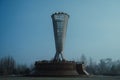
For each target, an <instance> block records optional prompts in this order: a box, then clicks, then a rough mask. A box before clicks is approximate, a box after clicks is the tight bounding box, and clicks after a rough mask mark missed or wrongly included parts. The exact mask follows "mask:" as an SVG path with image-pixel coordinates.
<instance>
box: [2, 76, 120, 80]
mask: <svg viewBox="0 0 120 80" xmlns="http://www.w3.org/2000/svg"><path fill="white" fill-rule="evenodd" d="M0 80H120V76H90V77H5V76H4V77H0Z"/></svg>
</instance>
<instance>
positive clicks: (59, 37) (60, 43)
mask: <svg viewBox="0 0 120 80" xmlns="http://www.w3.org/2000/svg"><path fill="white" fill-rule="evenodd" d="M51 17H52V21H53V30H54V38H55V47H56V54H55V56H54V59H53V60H48V61H47V60H42V61H36V62H35V71H34V73H33V76H79V75H86V74H87V72H86V71H85V69H84V66H83V64H81V63H76V62H74V61H65V59H64V57H63V49H64V42H65V37H66V31H67V23H68V19H69V15H68V14H67V13H63V12H58V13H54V14H52V15H51Z"/></svg>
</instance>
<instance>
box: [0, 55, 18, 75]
mask: <svg viewBox="0 0 120 80" xmlns="http://www.w3.org/2000/svg"><path fill="white" fill-rule="evenodd" d="M15 64H16V62H15V60H14V59H13V58H12V57H11V56H6V57H3V58H1V60H0V72H1V74H3V75H10V74H12V73H13V71H14V69H15Z"/></svg>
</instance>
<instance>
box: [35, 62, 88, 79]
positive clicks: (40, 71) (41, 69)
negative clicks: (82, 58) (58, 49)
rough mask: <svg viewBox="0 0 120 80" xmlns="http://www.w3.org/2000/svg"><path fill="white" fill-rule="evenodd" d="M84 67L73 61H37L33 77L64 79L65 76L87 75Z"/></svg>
mask: <svg viewBox="0 0 120 80" xmlns="http://www.w3.org/2000/svg"><path fill="white" fill-rule="evenodd" d="M82 69H83V66H82V65H80V64H76V63H75V62H73V61H61V62H52V61H36V62H35V73H34V75H33V76H36V77H37V76H38V77H39V76H42V77H51V76H54V77H64V76H79V75H86V73H85V70H82Z"/></svg>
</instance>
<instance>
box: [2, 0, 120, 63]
mask: <svg viewBox="0 0 120 80" xmlns="http://www.w3.org/2000/svg"><path fill="white" fill-rule="evenodd" d="M55 12H65V13H68V14H69V15H70V18H69V21H68V28H67V34H66V41H65V45H64V46H65V48H64V54H63V55H64V57H65V58H66V59H67V60H79V58H80V56H81V54H84V55H86V57H87V58H88V59H89V57H91V58H93V59H94V60H96V61H98V60H100V59H102V58H112V59H113V60H117V59H120V0H0V58H1V57H4V56H8V55H9V56H12V57H13V58H14V59H15V60H16V61H17V62H18V63H25V64H30V63H34V62H35V61H37V60H46V59H47V60H50V59H52V58H53V57H54V55H55V52H56V51H55V42H54V34H53V24H52V19H51V15H52V14H53V13H55Z"/></svg>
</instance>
